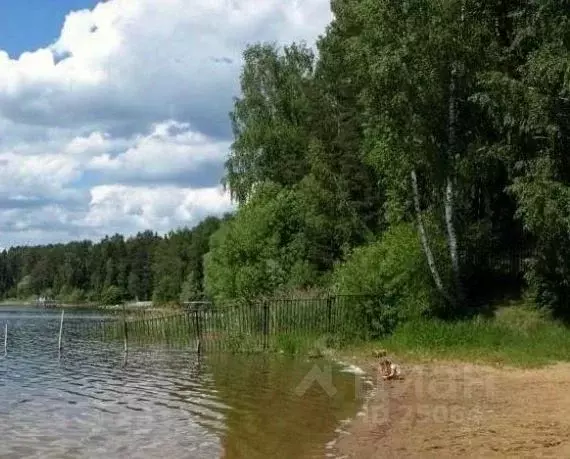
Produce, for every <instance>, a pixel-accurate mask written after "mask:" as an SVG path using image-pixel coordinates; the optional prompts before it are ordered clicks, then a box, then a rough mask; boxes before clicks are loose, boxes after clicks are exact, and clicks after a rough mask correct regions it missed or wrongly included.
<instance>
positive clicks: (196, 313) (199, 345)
mask: <svg viewBox="0 0 570 459" xmlns="http://www.w3.org/2000/svg"><path fill="white" fill-rule="evenodd" d="M194 325H195V327H196V339H197V340H198V341H197V343H196V352H197V353H198V354H200V352H201V351H202V342H201V336H200V334H201V333H200V316H199V311H198V308H197V307H195V309H194Z"/></svg>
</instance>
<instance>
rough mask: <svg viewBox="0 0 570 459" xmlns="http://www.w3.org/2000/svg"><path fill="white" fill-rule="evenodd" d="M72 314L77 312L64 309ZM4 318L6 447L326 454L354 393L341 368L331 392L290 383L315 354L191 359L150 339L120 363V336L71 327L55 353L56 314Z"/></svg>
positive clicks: (10, 451) (39, 453) (113, 452)
mask: <svg viewBox="0 0 570 459" xmlns="http://www.w3.org/2000/svg"><path fill="white" fill-rule="evenodd" d="M68 316H69V318H68ZM93 318H95V316H88V315H83V317H82V319H81V320H85V321H86V320H91V319H93ZM67 320H71V321H73V320H77V319H76V318H74V315H73V314H72V313H70V314H68V313H66V321H67ZM6 321H8V323H9V328H8V333H9V335H8V336H9V342H8V356H7V357H6V358H4V359H0V437H1V438H2V441H1V442H0V457H2V458H23V457H26V458H35V457H37V458H51V457H53V458H56V457H57V458H65V457H69V458H79V457H89V458H98V457H105V458H110V457H129V458H139V457H140V458H152V457H176V458H184V457H188V458H218V457H221V456H223V457H226V458H248V459H249V458H269V457H271V458H296V457H299V458H305V457H323V456H324V454H325V450H324V445H325V443H326V442H328V441H329V440H331V439H332V438H333V436H334V433H333V431H334V429H335V426H336V425H337V424H338V422H339V421H340V420H341V419H344V418H347V417H349V416H351V415H353V414H354V409H355V408H356V404H357V403H358V402H359V400H357V399H356V397H355V393H356V387H355V378H354V377H352V376H351V375H348V374H346V373H340V372H339V371H338V369H334V370H333V372H332V383H333V387H334V389H335V390H336V393H335V395H333V396H329V395H327V393H326V392H325V390H323V388H321V387H320V386H318V385H316V384H314V385H312V386H311V387H309V388H308V390H306V391H305V393H304V395H302V396H301V395H300V393H298V392H296V389H297V388H298V387H299V384H300V383H301V382H302V381H303V378H304V377H305V376H306V375H307V373H308V372H309V370H311V368H312V367H313V366H314V365H315V362H300V361H295V360H291V359H288V358H285V357H280V358H276V357H269V356H229V355H214V354H212V355H208V356H205V357H203V358H202V359H200V360H198V359H197V358H196V356H195V354H193V353H192V352H191V351H190V350H188V349H167V348H163V347H160V346H154V347H152V348H149V347H147V348H144V349H131V350H130V352H129V357H128V362H127V364H126V365H124V360H123V353H122V349H121V344H120V343H117V344H115V345H110V344H102V343H101V342H100V341H98V340H96V339H90V338H86V335H82V334H81V332H75V334H74V333H72V332H71V331H68V332H67V333H64V337H65V340H64V344H65V349H64V352H63V355H62V357H61V359H58V352H57V334H58V328H59V317H58V314H57V313H51V312H47V311H37V310H30V309H18V308H12V309H10V310H8V309H5V308H2V309H0V325H2V327H0V328H1V329H3V324H4V322H6ZM74 329H76V328H75V327H74ZM0 333H2V332H0ZM2 344H3V339H2ZM2 350H3V349H2ZM318 365H319V368H320V369H321V370H324V371H325V374H326V370H327V365H326V364H324V363H319V364H318Z"/></svg>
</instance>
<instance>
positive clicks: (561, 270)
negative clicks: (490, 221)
mask: <svg viewBox="0 0 570 459" xmlns="http://www.w3.org/2000/svg"><path fill="white" fill-rule="evenodd" d="M511 190H512V192H513V194H514V195H515V196H516V197H517V201H518V204H519V208H518V210H517V216H518V217H520V218H521V219H522V221H523V222H524V225H525V228H526V229H527V230H528V231H529V232H531V233H532V234H534V235H535V240H536V248H537V250H536V252H535V254H534V256H533V257H532V258H530V260H529V263H528V270H527V271H526V278H527V280H528V283H529V286H530V289H531V292H532V294H533V295H534V299H535V300H536V301H537V303H538V304H540V305H542V306H545V307H547V308H549V309H551V310H552V311H553V312H554V313H556V314H557V315H560V316H564V317H566V318H568V317H570V309H568V300H569V299H570V233H569V232H568V228H570V187H569V186H567V185H565V184H564V183H563V182H561V181H559V180H556V179H555V178H554V177H553V165H552V162H551V161H549V160H548V159H546V158H543V159H541V160H538V161H536V162H535V163H534V164H533V167H532V169H531V170H530V171H529V172H528V173H527V174H525V175H523V176H521V177H519V178H517V179H516V180H515V181H514V184H513V185H512V187H511Z"/></svg>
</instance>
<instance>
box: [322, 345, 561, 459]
mask: <svg viewBox="0 0 570 459" xmlns="http://www.w3.org/2000/svg"><path fill="white" fill-rule="evenodd" d="M395 360H396V361H397V363H399V364H400V365H401V367H402V372H403V377H404V379H403V380H391V381H384V380H380V381H378V382H377V384H376V385H375V387H374V388H373V390H372V391H370V393H369V394H368V397H366V398H365V400H364V403H363V405H362V409H361V410H360V411H359V412H358V413H357V415H356V416H355V417H354V418H353V419H351V420H350V422H347V423H346V425H344V426H343V431H340V432H338V436H337V438H336V440H335V441H334V442H331V443H332V447H331V448H328V449H327V452H330V451H334V457H337V458H343V459H348V458H355V459H356V458H358V459H367V458H370V459H372V458H377V457H397V458H424V457H426V458H432V457H433V458H442V457H459V456H461V457H469V458H471V457H473V458H478V457H497V458H499V457H501V458H502V457H544V456H548V457H570V436H569V435H568V433H569V432H570V420H568V419H567V416H566V413H568V412H569V410H570V363H562V362H560V363H555V364H551V365H548V366H545V367H541V368H538V369H537V368H517V367H510V366H503V367H498V366H493V365H490V364H476V363H462V362H457V361H451V360H449V361H445V360H441V361H436V360H433V361H431V362H425V361H424V362H418V361H406V360H404V361H400V360H399V359H397V358H396V359H395ZM344 361H345V362H346V359H345V360H344ZM348 361H350V362H354V364H355V365H357V366H359V367H361V368H368V367H369V366H370V363H371V362H372V361H373V359H372V358H366V357H356V356H353V357H351V358H348ZM368 373H369V372H368ZM529 401H530V402H529ZM330 456H332V454H331V455H330Z"/></svg>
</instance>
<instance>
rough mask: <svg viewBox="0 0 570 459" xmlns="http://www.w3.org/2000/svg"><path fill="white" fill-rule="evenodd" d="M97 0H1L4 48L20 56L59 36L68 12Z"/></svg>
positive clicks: (0, 27)
mask: <svg viewBox="0 0 570 459" xmlns="http://www.w3.org/2000/svg"><path fill="white" fill-rule="evenodd" d="M96 4H97V1H96V0H0V30H1V31H2V33H1V34H0V49H3V50H4V51H6V52H8V54H9V55H10V57H12V58H16V57H18V56H19V55H20V54H21V53H23V52H24V51H29V50H34V49H37V48H40V47H43V46H47V45H49V44H50V43H52V42H53V41H55V40H56V39H57V37H58V36H59V32H60V31H61V25H62V24H63V20H64V19H65V15H66V14H67V13H69V12H70V11H73V10H81V9H84V8H93V7H94V6H95V5H96Z"/></svg>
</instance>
